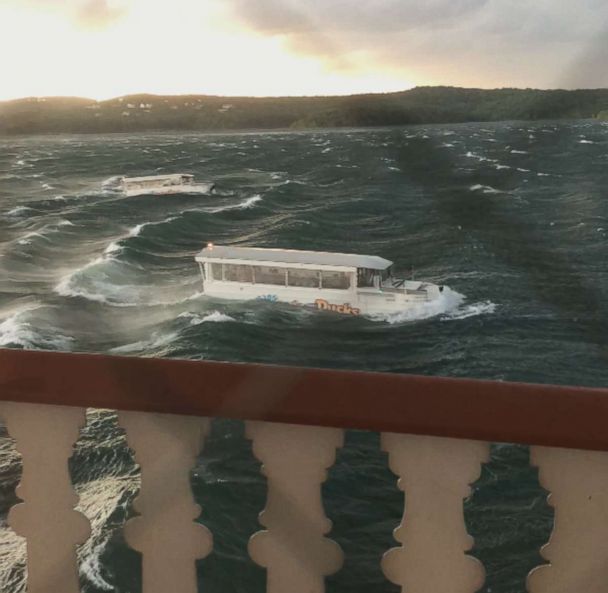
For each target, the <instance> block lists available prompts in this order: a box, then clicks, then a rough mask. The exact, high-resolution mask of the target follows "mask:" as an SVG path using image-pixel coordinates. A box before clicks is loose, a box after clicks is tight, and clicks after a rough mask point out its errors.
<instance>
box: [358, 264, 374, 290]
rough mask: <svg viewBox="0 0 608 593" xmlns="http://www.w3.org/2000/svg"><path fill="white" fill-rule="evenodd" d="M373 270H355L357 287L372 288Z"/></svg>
mask: <svg viewBox="0 0 608 593" xmlns="http://www.w3.org/2000/svg"><path fill="white" fill-rule="evenodd" d="M375 273H376V272H375V270H368V269H367V268H359V269H358V270H357V286H358V287H359V288H373V287H374V274H375Z"/></svg>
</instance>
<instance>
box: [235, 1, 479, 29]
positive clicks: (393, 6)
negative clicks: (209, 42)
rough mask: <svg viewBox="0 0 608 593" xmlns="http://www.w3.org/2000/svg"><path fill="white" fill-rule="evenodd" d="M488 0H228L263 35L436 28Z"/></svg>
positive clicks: (237, 16) (237, 13)
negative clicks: (320, 30) (374, 0)
mask: <svg viewBox="0 0 608 593" xmlns="http://www.w3.org/2000/svg"><path fill="white" fill-rule="evenodd" d="M488 1H489V0H450V1H446V0H425V1H424V2H421V1H419V0H379V1H376V2H373V3H372V2H369V3H368V2H361V1H359V0H307V1H304V0H256V1H255V2H252V1H251V0H229V3H230V4H231V6H232V9H233V14H234V15H235V18H238V19H241V20H243V21H244V22H245V23H247V24H248V25H250V26H251V27H252V28H254V29H256V30H258V31H261V32H264V33H279V34H291V33H302V32H305V31H307V32H311V31H317V32H318V30H319V27H323V29H324V30H326V31H328V32H382V31H396V30H401V31H403V30H407V29H409V28H411V27H414V26H420V25H422V24H426V25H429V26H437V25H440V24H441V23H446V22H449V21H450V20H452V19H455V18H460V17H464V16H466V14H467V13H469V12H471V11H476V10H478V9H479V8H481V7H483V6H484V5H486V4H487V3H488Z"/></svg>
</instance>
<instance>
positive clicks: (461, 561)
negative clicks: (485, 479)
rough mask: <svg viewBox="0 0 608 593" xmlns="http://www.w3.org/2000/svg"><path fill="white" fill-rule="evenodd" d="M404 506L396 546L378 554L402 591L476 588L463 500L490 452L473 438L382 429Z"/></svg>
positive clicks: (477, 574) (479, 575) (478, 573)
mask: <svg viewBox="0 0 608 593" xmlns="http://www.w3.org/2000/svg"><path fill="white" fill-rule="evenodd" d="M382 448H383V449H384V450H385V451H386V452H387V453H388V454H389V462H390V467H391V469H392V471H393V472H394V473H395V474H397V475H398V476H399V477H400V479H399V482H398V483H399V488H400V489H401V490H404V491H405V497H406V503H405V506H406V511H405V513H404V516H403V521H402V523H401V525H400V527H398V528H397V529H396V530H395V539H396V540H397V541H399V542H401V544H403V546H402V547H400V548H394V549H392V550H389V551H388V552H387V553H386V554H385V555H384V558H383V560H382V568H383V570H384V573H385V575H386V576H387V578H388V579H389V580H390V581H391V582H393V583H395V584H396V585H400V586H401V588H402V591H407V593H475V592H476V591H478V590H479V588H480V587H481V586H482V585H483V582H484V576H485V575H484V570H483V566H482V565H481V563H480V562H478V561H477V560H476V559H475V558H472V557H471V556H467V555H466V554H465V552H467V551H469V550H470V549H471V548H472V545H473V538H471V536H470V535H469V534H468V533H467V531H466V525H465V522H464V512H463V501H464V499H465V498H466V497H467V496H468V495H469V494H470V484H471V483H472V482H474V481H475V480H476V479H477V478H478V476H479V474H480V471H481V464H482V463H483V462H484V461H487V459H488V457H489V445H488V444H486V443H481V442H476V441H464V440H456V439H444V438H436V437H424V436H414V435H399V434H383V435H382Z"/></svg>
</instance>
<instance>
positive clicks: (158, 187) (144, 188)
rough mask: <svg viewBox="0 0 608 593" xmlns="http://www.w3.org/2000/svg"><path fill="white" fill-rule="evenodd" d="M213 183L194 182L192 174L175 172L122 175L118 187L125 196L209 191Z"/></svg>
mask: <svg viewBox="0 0 608 593" xmlns="http://www.w3.org/2000/svg"><path fill="white" fill-rule="evenodd" d="M214 187H215V184H214V183H208V182H196V181H195V180H194V175H189V174H186V173H175V174H172V175H151V176H148V177H123V178H122V179H121V180H120V189H121V190H122V192H123V193H124V194H125V195H126V196H141V195H167V194H190V193H197V194H198V193H203V194H208V193H211V191H212V190H213V188H214Z"/></svg>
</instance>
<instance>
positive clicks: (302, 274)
mask: <svg viewBox="0 0 608 593" xmlns="http://www.w3.org/2000/svg"><path fill="white" fill-rule="evenodd" d="M287 280H288V284H289V286H301V287H303V288H319V272H318V271H317V270H298V269H294V268H289V269H288V270H287Z"/></svg>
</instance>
